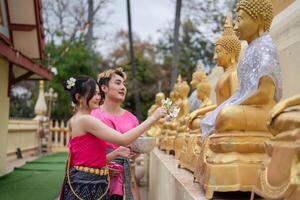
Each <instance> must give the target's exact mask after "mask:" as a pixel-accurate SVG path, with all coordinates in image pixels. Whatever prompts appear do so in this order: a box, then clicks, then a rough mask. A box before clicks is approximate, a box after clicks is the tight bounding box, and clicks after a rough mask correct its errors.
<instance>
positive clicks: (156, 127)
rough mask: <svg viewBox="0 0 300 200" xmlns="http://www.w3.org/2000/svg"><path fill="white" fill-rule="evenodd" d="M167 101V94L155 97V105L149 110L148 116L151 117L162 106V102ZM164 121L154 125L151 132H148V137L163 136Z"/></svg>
mask: <svg viewBox="0 0 300 200" xmlns="http://www.w3.org/2000/svg"><path fill="white" fill-rule="evenodd" d="M163 99H165V94H164V93H162V92H159V93H157V94H156V95H155V104H153V105H152V106H151V107H150V109H149V110H148V116H150V115H151V114H152V113H153V112H154V111H155V110H156V109H157V108H159V107H161V106H162V100H163ZM163 123H164V119H160V120H159V121H158V122H157V123H156V124H154V125H153V126H152V127H151V128H150V130H149V131H147V132H146V135H147V136H150V137H157V136H159V135H160V134H161V128H162V124H163Z"/></svg>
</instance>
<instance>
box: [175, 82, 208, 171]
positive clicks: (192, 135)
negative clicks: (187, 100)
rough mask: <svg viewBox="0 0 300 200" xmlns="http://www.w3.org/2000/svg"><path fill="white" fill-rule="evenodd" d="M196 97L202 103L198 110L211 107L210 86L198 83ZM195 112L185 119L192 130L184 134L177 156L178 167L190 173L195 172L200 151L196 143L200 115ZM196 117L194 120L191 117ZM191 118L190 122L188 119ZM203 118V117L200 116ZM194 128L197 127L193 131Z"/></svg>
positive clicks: (198, 137)
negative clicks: (183, 140)
mask: <svg viewBox="0 0 300 200" xmlns="http://www.w3.org/2000/svg"><path fill="white" fill-rule="evenodd" d="M196 91H197V97H198V99H199V100H200V101H201V102H202V103H201V106H200V108H199V110H201V109H204V108H206V107H209V106H211V105H212V101H211V100H210V98H209V97H210V93H211V85H210V84H209V83H208V82H207V81H204V82H200V83H199V84H198V86H197V90H196ZM195 112H198V110H196V111H194V112H192V113H191V114H190V116H188V117H187V119H188V121H187V126H189V127H190V128H193V129H192V130H189V133H188V134H185V142H184V143H183V147H182V149H181V152H180V156H179V166H178V167H183V168H186V169H188V170H190V171H192V172H194V171H195V168H196V165H195V163H196V159H197V156H199V153H200V149H201V148H199V147H200V146H199V144H198V141H200V140H201V139H200V134H199V132H200V127H199V124H200V120H201V116H200V115H194V113H195ZM194 116H196V119H194V118H193V117H194ZM191 117H192V118H193V119H192V120H190V118H191ZM202 117H203V116H202ZM191 122H192V123H191ZM194 127H197V128H196V129H194Z"/></svg>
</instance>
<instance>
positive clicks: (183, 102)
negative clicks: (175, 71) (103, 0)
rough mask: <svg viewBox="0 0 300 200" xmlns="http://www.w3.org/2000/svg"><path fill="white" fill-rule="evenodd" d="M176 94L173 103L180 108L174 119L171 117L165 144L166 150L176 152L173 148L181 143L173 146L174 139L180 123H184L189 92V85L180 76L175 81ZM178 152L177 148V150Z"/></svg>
mask: <svg viewBox="0 0 300 200" xmlns="http://www.w3.org/2000/svg"><path fill="white" fill-rule="evenodd" d="M175 91H176V94H177V95H178V99H177V101H175V102H174V104H175V105H176V106H177V107H178V108H180V111H179V113H178V116H177V117H176V118H174V119H172V123H171V124H172V126H171V130H170V131H169V134H168V142H167V145H166V150H167V152H172V153H174V154H176V150H175V149H180V148H181V145H180V144H178V143H177V145H176V148H175V139H176V137H177V135H178V132H179V130H180V131H181V129H180V125H181V124H184V121H185V117H186V115H187V114H188V112H189V101H188V95H189V92H190V87H189V85H188V84H187V82H186V81H183V80H182V78H181V76H180V75H179V76H178V79H177V83H176V89H175ZM177 152H178V150H177Z"/></svg>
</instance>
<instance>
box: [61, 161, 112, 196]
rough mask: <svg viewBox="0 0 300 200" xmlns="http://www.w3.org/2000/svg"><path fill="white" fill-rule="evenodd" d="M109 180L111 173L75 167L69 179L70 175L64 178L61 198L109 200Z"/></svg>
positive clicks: (70, 172)
mask: <svg viewBox="0 0 300 200" xmlns="http://www.w3.org/2000/svg"><path fill="white" fill-rule="evenodd" d="M109 182H110V179H109V175H97V174H92V173H88V172H84V171H79V170H77V169H75V168H74V167H73V168H72V169H70V171H69V180H68V176H66V177H65V179H64V183H63V188H62V191H61V199H63V200H78V199H84V200H109V184H110V183H109ZM70 184H71V186H72V188H71V187H70Z"/></svg>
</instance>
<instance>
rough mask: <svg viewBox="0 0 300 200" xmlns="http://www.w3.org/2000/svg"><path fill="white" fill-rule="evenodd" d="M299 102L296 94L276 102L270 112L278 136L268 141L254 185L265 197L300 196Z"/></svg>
mask: <svg viewBox="0 0 300 200" xmlns="http://www.w3.org/2000/svg"><path fill="white" fill-rule="evenodd" d="M299 105H300V95H297V96H293V97H290V98H287V99H285V100H283V101H281V102H279V103H278V104H276V105H275V106H274V108H273V109H272V110H271V112H270V113H269V120H268V126H269V129H270V131H271V132H272V133H273V135H274V136H275V137H274V138H272V139H271V140H270V141H268V142H267V143H266V146H265V148H266V151H267V153H268V158H267V159H266V160H265V161H264V163H263V164H262V166H261V169H260V170H259V175H258V179H257V181H256V184H255V186H254V189H253V190H254V192H255V193H257V194H259V195H260V196H262V197H264V198H267V199H287V200H296V199H299V197H300V156H299V155H300V109H299ZM296 106H298V107H296ZM252 197H253V196H252Z"/></svg>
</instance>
